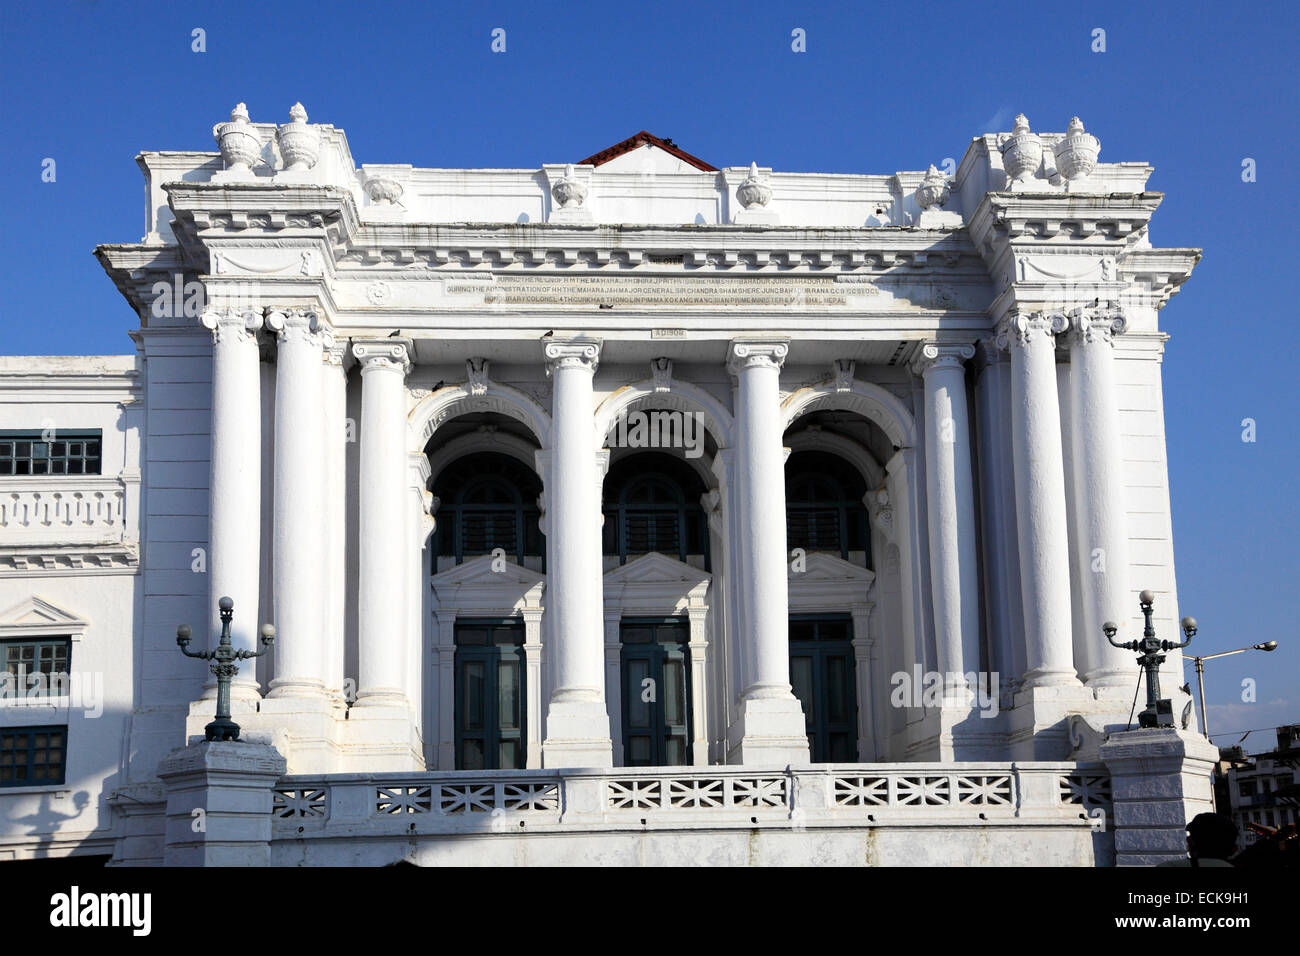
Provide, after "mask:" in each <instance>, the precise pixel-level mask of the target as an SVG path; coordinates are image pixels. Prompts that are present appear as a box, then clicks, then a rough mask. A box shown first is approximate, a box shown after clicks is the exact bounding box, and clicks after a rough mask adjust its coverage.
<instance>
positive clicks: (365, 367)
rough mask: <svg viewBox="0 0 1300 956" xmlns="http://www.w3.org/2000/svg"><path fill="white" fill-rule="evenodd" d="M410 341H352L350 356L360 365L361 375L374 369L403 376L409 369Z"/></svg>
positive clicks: (395, 339) (396, 339) (397, 339)
mask: <svg viewBox="0 0 1300 956" xmlns="http://www.w3.org/2000/svg"><path fill="white" fill-rule="evenodd" d="M410 350H411V340H410V339H399V338H392V339H354V340H353V341H352V354H353V355H354V356H355V357H356V359H357V361H358V362H360V363H361V374H362V375H365V374H366V373H367V372H369V371H372V370H374V369H383V370H385V371H397V372H401V373H402V375H405V374H406V373H407V372H408V371H409V370H410V368H411V359H410Z"/></svg>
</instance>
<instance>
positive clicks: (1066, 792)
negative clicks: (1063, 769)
mask: <svg viewBox="0 0 1300 956" xmlns="http://www.w3.org/2000/svg"><path fill="white" fill-rule="evenodd" d="M1056 784H1057V796H1058V798H1059V800H1060V802H1061V804H1062V805H1075V806H1081V807H1109V806H1110V805H1111V789H1110V777H1109V776H1107V775H1106V774H1103V773H1063V774H1061V775H1060V776H1058V777H1057V778H1056Z"/></svg>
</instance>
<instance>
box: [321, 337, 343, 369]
mask: <svg viewBox="0 0 1300 956" xmlns="http://www.w3.org/2000/svg"><path fill="white" fill-rule="evenodd" d="M347 354H348V341H347V339H344V340H343V341H341V342H340V341H339V340H338V339H336V338H335V337H334V333H333V332H329V331H327V332H326V333H325V335H324V343H323V346H322V352H321V360H322V361H323V362H324V364H325V365H327V366H330V367H332V368H342V367H343V359H344V358H345V357H346V356H347Z"/></svg>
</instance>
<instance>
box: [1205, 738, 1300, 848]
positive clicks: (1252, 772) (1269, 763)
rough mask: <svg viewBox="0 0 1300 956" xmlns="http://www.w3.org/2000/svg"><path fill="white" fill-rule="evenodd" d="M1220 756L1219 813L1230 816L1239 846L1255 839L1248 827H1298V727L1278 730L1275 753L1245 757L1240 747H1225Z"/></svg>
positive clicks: (1299, 747) (1299, 777)
mask: <svg viewBox="0 0 1300 956" xmlns="http://www.w3.org/2000/svg"><path fill="white" fill-rule="evenodd" d="M1222 753H1223V757H1224V762H1223V764H1222V767H1223V771H1222V774H1221V777H1222V783H1221V792H1222V797H1220V799H1219V807H1220V812H1230V813H1231V814H1232V821H1233V822H1234V823H1235V824H1237V830H1238V832H1239V833H1240V834H1241V842H1242V846H1249V845H1250V844H1252V843H1254V842H1255V840H1256V838H1257V836H1258V834H1256V833H1255V832H1254V831H1253V830H1251V829H1250V827H1248V826H1247V824H1250V823H1255V824H1259V825H1260V826H1265V827H1271V828H1274V829H1277V828H1279V827H1285V826H1288V825H1294V824H1297V823H1300V769H1298V768H1300V724H1289V725H1287V726H1285V727H1279V728H1277V749H1276V750H1271V751H1269V752H1267V753H1261V754H1250V755H1249V756H1247V755H1246V754H1245V753H1244V752H1243V751H1242V749H1241V747H1225V748H1223V751H1222ZM1223 797H1226V800H1225V799H1223Z"/></svg>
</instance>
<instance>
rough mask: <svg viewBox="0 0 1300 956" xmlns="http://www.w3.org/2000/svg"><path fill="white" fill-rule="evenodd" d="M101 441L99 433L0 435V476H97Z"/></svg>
mask: <svg viewBox="0 0 1300 956" xmlns="http://www.w3.org/2000/svg"><path fill="white" fill-rule="evenodd" d="M101 438H102V436H101V433H100V432H99V431H98V430H96V431H62V430H52V431H49V432H42V431H39V430H35V429H33V430H23V431H4V432H0V476H9V475H13V476H18V475H98V474H99V473H100V445H101Z"/></svg>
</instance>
